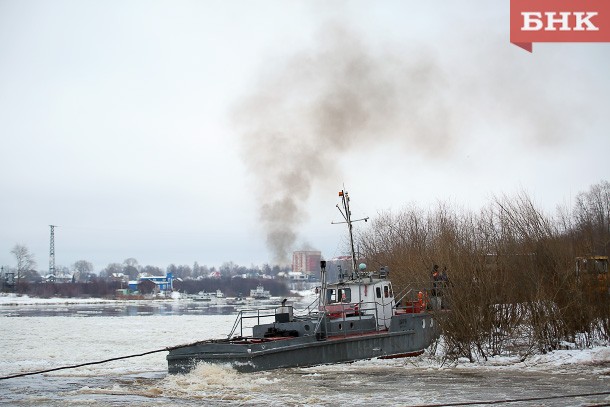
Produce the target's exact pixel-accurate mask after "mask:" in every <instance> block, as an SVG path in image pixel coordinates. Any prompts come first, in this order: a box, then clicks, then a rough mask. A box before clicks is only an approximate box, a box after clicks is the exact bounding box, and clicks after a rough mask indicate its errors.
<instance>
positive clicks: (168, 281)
mask: <svg viewBox="0 0 610 407" xmlns="http://www.w3.org/2000/svg"><path fill="white" fill-rule="evenodd" d="M143 281H150V282H152V283H154V284H155V286H156V288H155V291H156V292H158V293H165V292H169V291H172V290H173V282H174V275H173V273H167V275H166V276H140V277H139V278H138V279H137V280H135V281H130V282H129V290H130V291H132V292H133V291H138V284H140V283H142V282H143Z"/></svg>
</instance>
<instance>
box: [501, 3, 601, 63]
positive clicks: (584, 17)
mask: <svg viewBox="0 0 610 407" xmlns="http://www.w3.org/2000/svg"><path fill="white" fill-rule="evenodd" d="M510 42H512V43H513V44H515V45H517V46H519V47H521V48H524V49H525V50H527V51H530V52H532V43H534V42H610V1H609V0H510Z"/></svg>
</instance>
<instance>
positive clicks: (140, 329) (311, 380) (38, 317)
mask: <svg viewBox="0 0 610 407" xmlns="http://www.w3.org/2000/svg"><path fill="white" fill-rule="evenodd" d="M211 308H212V309H210V307H208V308H207V309H204V308H201V307H200V306H197V305H193V304H188V303H185V302H184V301H176V302H175V303H159V302H151V303H150V304H134V305H129V304H96V305H78V304H76V305H46V306H42V305H39V306H22V305H20V306H11V307H0V355H1V357H0V376H8V375H12V374H16V373H21V372H29V371H36V370H42V369H50V368H54V367H59V366H65V365H74V364H79V363H85V362H91V361H97V360H103V359H109V358H112V357H117V356H123V355H130V354H135V353H143V352H146V351H151V350H157V349H162V348H164V347H167V346H174V345H179V344H184V343H189V342H194V341H197V340H201V339H209V338H217V337H222V336H224V335H226V334H228V332H229V331H230V329H231V327H232V325H233V322H234V319H235V312H234V311H232V310H230V309H221V308H218V307H211ZM165 356H166V352H160V353H154V354H151V355H147V356H142V357H138V358H132V359H126V360H121V361H113V362H110V363H105V364H99V365H93V366H87V367H81V368H77V369H70V370H61V371H57V372H53V373H47V374H42V375H35V376H28V377H20V378H13V379H8V380H0V406H4V405H6V406H89V405H109V406H168V405H170V406H171V405H179V406H202V405H206V406H207V405H212V406H227V405H228V406H232V405H239V406H259V405H263V404H265V405H268V406H351V405H357V406H364V405H367V406H417V405H451V404H453V405H456V404H459V405H489V403H491V402H499V401H501V400H517V399H519V400H522V401H511V402H503V403H497V404H500V405H507V406H593V405H597V406H599V405H610V395H609V394H599V395H588V396H586V395H583V394H592V393H608V392H610V364H609V363H607V362H608V361H606V362H603V363H601V365H600V364H599V363H598V365H587V364H584V365H576V366H574V365H572V366H556V365H549V366H548V367H547V368H544V367H543V368H542V369H541V368H540V367H538V368H536V369H523V368H519V369H517V368H511V367H510V366H506V367H503V368H497V367H495V368H485V367H480V366H479V367H469V366H468V364H466V365H465V366H458V367H447V366H441V365H440V364H439V363H437V362H434V361H433V360H432V358H430V357H429V356H426V355H423V356H420V357H417V358H410V359H395V360H369V361H360V362H354V363H349V364H340V365H328V366H318V367H310V368H294V369H282V370H276V371H270V372H260V373H249V374H244V373H237V372H235V371H233V370H232V369H230V368H228V367H225V366H209V365H200V366H199V367H198V368H197V369H196V370H194V371H193V372H191V373H189V374H186V375H167V371H166V369H167V364H166V361H165ZM574 395H583V396H574ZM572 396H574V397H572ZM525 399H529V400H525ZM470 402H472V404H468V403H470ZM477 403H478V404H477ZM484 403H487V404H484ZM497 404H495V405H497Z"/></svg>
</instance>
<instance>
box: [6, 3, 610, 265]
mask: <svg viewBox="0 0 610 407" xmlns="http://www.w3.org/2000/svg"><path fill="white" fill-rule="evenodd" d="M608 72H610V44H599V43H598V44H534V52H533V54H530V53H528V52H526V51H524V50H522V49H521V48H518V47H516V46H514V45H511V44H510V43H509V1H508V0H502V1H493V2H492V1H486V0H480V1H465V2H450V1H427V2H421V1H410V0H400V1H375V2H371V1H334V2H332V1H330V2H329V1H262V0H261V1H245V0H244V1H203V0H201V1H155V0H143V1H101V0H100V1H97V0H89V1H80V0H79V1H76V0H75V1H46V0H45V1H35V0H31V1H20V0H0V152H1V155H0V174H1V176H0V265H4V266H11V267H14V266H15V259H14V257H13V256H12V255H11V253H10V251H11V249H12V248H13V247H14V246H15V244H24V245H26V246H27V247H28V248H29V249H30V251H32V252H33V253H34V255H35V258H36V261H37V262H38V269H39V270H41V271H46V270H47V267H48V258H49V257H48V256H49V225H50V224H53V225H58V228H57V229H56V232H55V249H56V264H57V265H58V266H60V265H62V266H68V267H69V266H71V265H72V264H73V263H74V262H75V261H77V260H87V261H90V262H92V263H93V264H94V265H95V269H96V271H99V270H101V269H102V268H103V267H105V266H106V265H107V264H108V263H111V262H122V261H123V260H124V259H126V258H129V257H134V258H136V259H137V260H138V261H139V263H140V264H142V265H156V266H160V267H165V266H167V265H168V264H170V263H175V264H189V265H192V264H193V262H195V261H197V262H198V263H199V264H206V265H209V266H219V265H221V264H222V263H223V262H226V261H234V262H236V263H238V264H241V265H250V264H263V263H272V262H274V261H275V260H277V259H278V258H280V257H282V256H285V254H286V253H289V252H290V251H291V250H292V249H304V248H307V249H317V250H321V251H322V254H323V256H325V257H326V258H331V257H334V256H338V255H343V254H345V253H344V252H343V248H344V244H343V242H342V236H344V235H345V230H344V229H343V228H342V227H340V226H333V225H331V224H330V222H331V221H333V220H339V219H340V214H339V213H338V211H337V209H336V208H335V204H336V203H338V197H337V191H338V190H339V189H341V188H342V187H343V185H345V186H346V188H347V190H348V191H350V194H351V197H352V209H353V213H354V216H371V217H374V216H375V214H377V213H378V212H380V211H384V210H387V209H392V210H399V209H400V208H401V207H403V206H405V205H407V204H410V203H413V204H416V205H419V206H421V207H423V208H429V207H431V206H433V205H435V203H436V202H438V201H443V202H451V203H453V204H455V205H458V206H460V207H464V208H468V209H472V210H475V211H476V210H478V209H479V208H481V207H482V206H484V205H486V204H487V203H489V202H490V200H491V199H492V198H493V196H494V195H500V194H509V195H510V194H514V193H516V192H519V191H522V190H523V191H526V192H527V193H528V194H530V196H531V197H532V198H533V199H534V200H535V202H537V203H538V204H539V205H540V207H541V208H543V209H544V210H546V211H549V213H551V214H552V212H553V211H554V210H555V208H556V206H558V205H568V206H571V205H572V203H573V199H574V197H575V195H576V194H577V193H578V192H581V191H586V190H588V188H589V187H590V186H591V185H593V184H596V183H599V182H600V181H601V180H603V179H606V180H607V179H608V178H610V165H609V157H608V154H609V152H610V137H609V134H608V129H609V128H610V109H609V107H610V104H609V101H610V75H608ZM284 225H287V228H286V229H284V228H283V226H284ZM359 226H360V225H359Z"/></svg>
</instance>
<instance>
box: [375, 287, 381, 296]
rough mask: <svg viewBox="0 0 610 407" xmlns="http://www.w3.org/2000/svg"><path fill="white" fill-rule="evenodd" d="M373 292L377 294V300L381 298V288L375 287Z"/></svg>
mask: <svg viewBox="0 0 610 407" xmlns="http://www.w3.org/2000/svg"><path fill="white" fill-rule="evenodd" d="M375 291H376V293H377V298H381V287H375Z"/></svg>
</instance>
